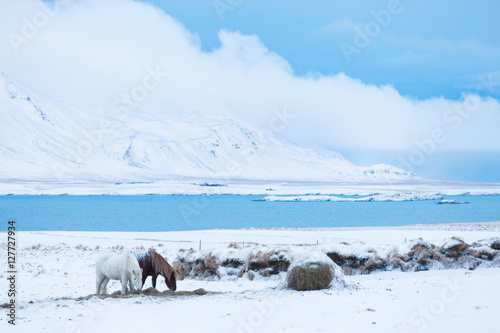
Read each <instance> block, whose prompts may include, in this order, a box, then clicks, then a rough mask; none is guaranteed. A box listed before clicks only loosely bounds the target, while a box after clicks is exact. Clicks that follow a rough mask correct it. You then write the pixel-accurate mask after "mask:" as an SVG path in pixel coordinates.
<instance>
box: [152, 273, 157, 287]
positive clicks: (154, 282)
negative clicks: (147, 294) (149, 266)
mask: <svg viewBox="0 0 500 333" xmlns="http://www.w3.org/2000/svg"><path fill="white" fill-rule="evenodd" d="M157 277H158V274H153V275H152V276H151V279H152V280H153V288H155V289H156V278H157Z"/></svg>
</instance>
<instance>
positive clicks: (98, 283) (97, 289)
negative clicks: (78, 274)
mask: <svg viewBox="0 0 500 333" xmlns="http://www.w3.org/2000/svg"><path fill="white" fill-rule="evenodd" d="M102 280H103V276H102V275H101V276H99V275H98V274H96V278H95V294H96V295H99V292H100V291H101V283H102Z"/></svg>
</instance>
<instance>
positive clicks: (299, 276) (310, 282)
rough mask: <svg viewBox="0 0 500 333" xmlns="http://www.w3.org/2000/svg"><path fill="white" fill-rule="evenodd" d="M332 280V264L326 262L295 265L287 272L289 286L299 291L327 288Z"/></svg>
mask: <svg viewBox="0 0 500 333" xmlns="http://www.w3.org/2000/svg"><path fill="white" fill-rule="evenodd" d="M332 280H333V268H332V265H331V264H327V263H324V262H309V263H306V264H304V265H297V266H293V267H291V268H290V269H289V270H288V274H287V282H288V287H289V288H292V289H294V290H299V291H303V290H320V289H325V288H327V287H328V285H329V284H330V283H331V282H332Z"/></svg>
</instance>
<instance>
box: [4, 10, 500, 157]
mask: <svg viewBox="0 0 500 333" xmlns="http://www.w3.org/2000/svg"><path fill="white" fill-rule="evenodd" d="M0 4H1V8H3V9H4V10H2V12H1V13H0V36H2V38H1V39H0V49H1V50H2V51H1V53H0V71H2V72H4V73H6V74H7V75H9V76H10V77H12V78H14V79H16V80H19V81H20V82H23V83H24V84H26V85H27V86H29V87H30V88H32V89H36V90H38V91H40V92H42V93H44V94H46V95H47V96H51V97H54V98H57V99H58V100H59V101H61V102H64V103H66V104H67V105H69V106H71V105H77V106H80V107H86V108H89V109H95V108H97V107H99V106H112V105H113V103H114V102H115V101H116V100H117V99H118V98H119V97H120V96H121V95H122V94H125V93H127V92H129V91H130V89H131V87H134V86H135V85H137V84H138V83H140V81H141V80H142V78H143V77H144V74H145V71H146V68H161V70H163V71H165V72H168V73H169V76H168V78H167V79H166V80H164V82H162V84H161V86H160V87H159V88H158V89H156V90H154V91H152V92H151V93H150V94H149V95H148V98H147V101H146V103H145V104H144V105H143V107H144V109H145V110H147V112H151V113H155V112H162V113H171V114H175V115H181V116H182V115H187V114H189V113H196V112H202V113H206V114H217V115H218V114H223V115H228V116H230V117H234V118H237V119H238V120H242V121H246V122H248V123H251V124H253V125H255V126H262V127H265V126H269V120H270V119H271V118H272V117H273V116H274V113H273V110H275V109H280V110H281V109H283V108H286V110H287V112H289V113H291V114H293V115H295V118H294V119H293V121H292V122H291V124H290V126H289V127H288V128H287V130H286V131H285V132H284V133H282V134H283V135H284V136H286V137H287V138H288V139H289V140H291V141H294V142H296V143H299V144H302V145H305V146H313V147H314V146H317V147H328V148H331V149H336V150H338V151H342V150H356V149H360V150H367V149H368V150H380V151H388V150H393V151H408V152H413V151H415V150H420V151H421V152H422V153H423V154H427V153H428V151H430V149H431V148H432V145H434V146H435V147H439V149H440V150H442V151H454V152H456V151H458V152H460V151H464V152H471V151H474V152H477V151H480V152H495V153H499V152H500V145H499V144H498V143H499V142H500V131H498V124H500V104H499V102H498V101H497V100H495V99H492V98H487V99H482V98H479V97H477V96H475V95H464V96H463V97H462V99H461V100H458V101H452V100H447V99H444V98H434V99H430V100H416V99H412V98H408V97H404V96H401V95H400V94H399V93H398V92H397V91H396V90H395V89H394V88H393V87H392V86H374V85H367V84H364V83H363V82H361V81H359V80H355V79H352V78H349V77H347V76H346V75H344V74H343V73H339V74H338V75H333V76H317V75H311V76H309V77H298V76H296V75H294V73H293V69H292V68H291V66H290V65H289V63H288V62H287V61H286V59H284V58H283V57H281V56H280V55H278V54H276V53H274V52H272V50H269V49H268V48H267V47H266V46H265V45H264V44H263V43H262V42H261V41H260V40H259V37H258V36H248V35H242V34H241V33H239V32H234V31H225V30H222V31H220V32H219V36H218V37H219V39H220V42H221V46H220V48H217V49H214V50H212V51H211V52H203V51H202V50H201V45H200V41H199V39H198V37H197V36H196V35H195V34H192V33H190V32H189V31H187V30H186V28H185V27H184V26H183V25H182V24H181V23H179V22H177V21H176V20H175V19H173V18H172V17H170V16H169V15H168V14H166V13H164V12H163V11H161V10H160V9H157V8H155V7H154V6H152V5H150V4H146V3H142V2H137V1H131V0H109V1H99V0H81V1H59V2H58V1H56V2H55V5H47V4H44V3H43V2H40V1H36V0H24V1H16V0H1V1H0ZM43 13H45V15H44V14H43ZM488 80H489V79H488V77H484V78H481V79H479V78H478V80H477V85H478V89H479V88H481V89H484V88H485V85H488V84H490V85H491V87H492V88H493V89H500V87H499V86H495V83H494V82H491V81H488ZM68 112H71V111H70V110H69V109H68ZM426 149H427V150H428V151H426ZM407 157H408V158H410V157H411V155H408V156H407ZM414 157H415V159H416V158H417V156H416V155H415V156H414Z"/></svg>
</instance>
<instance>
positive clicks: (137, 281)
mask: <svg viewBox="0 0 500 333" xmlns="http://www.w3.org/2000/svg"><path fill="white" fill-rule="evenodd" d="M131 273H132V274H131V276H130V279H131V280H132V285H133V286H134V288H135V289H136V290H138V291H141V290H142V268H140V269H133V270H132V271H131Z"/></svg>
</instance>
